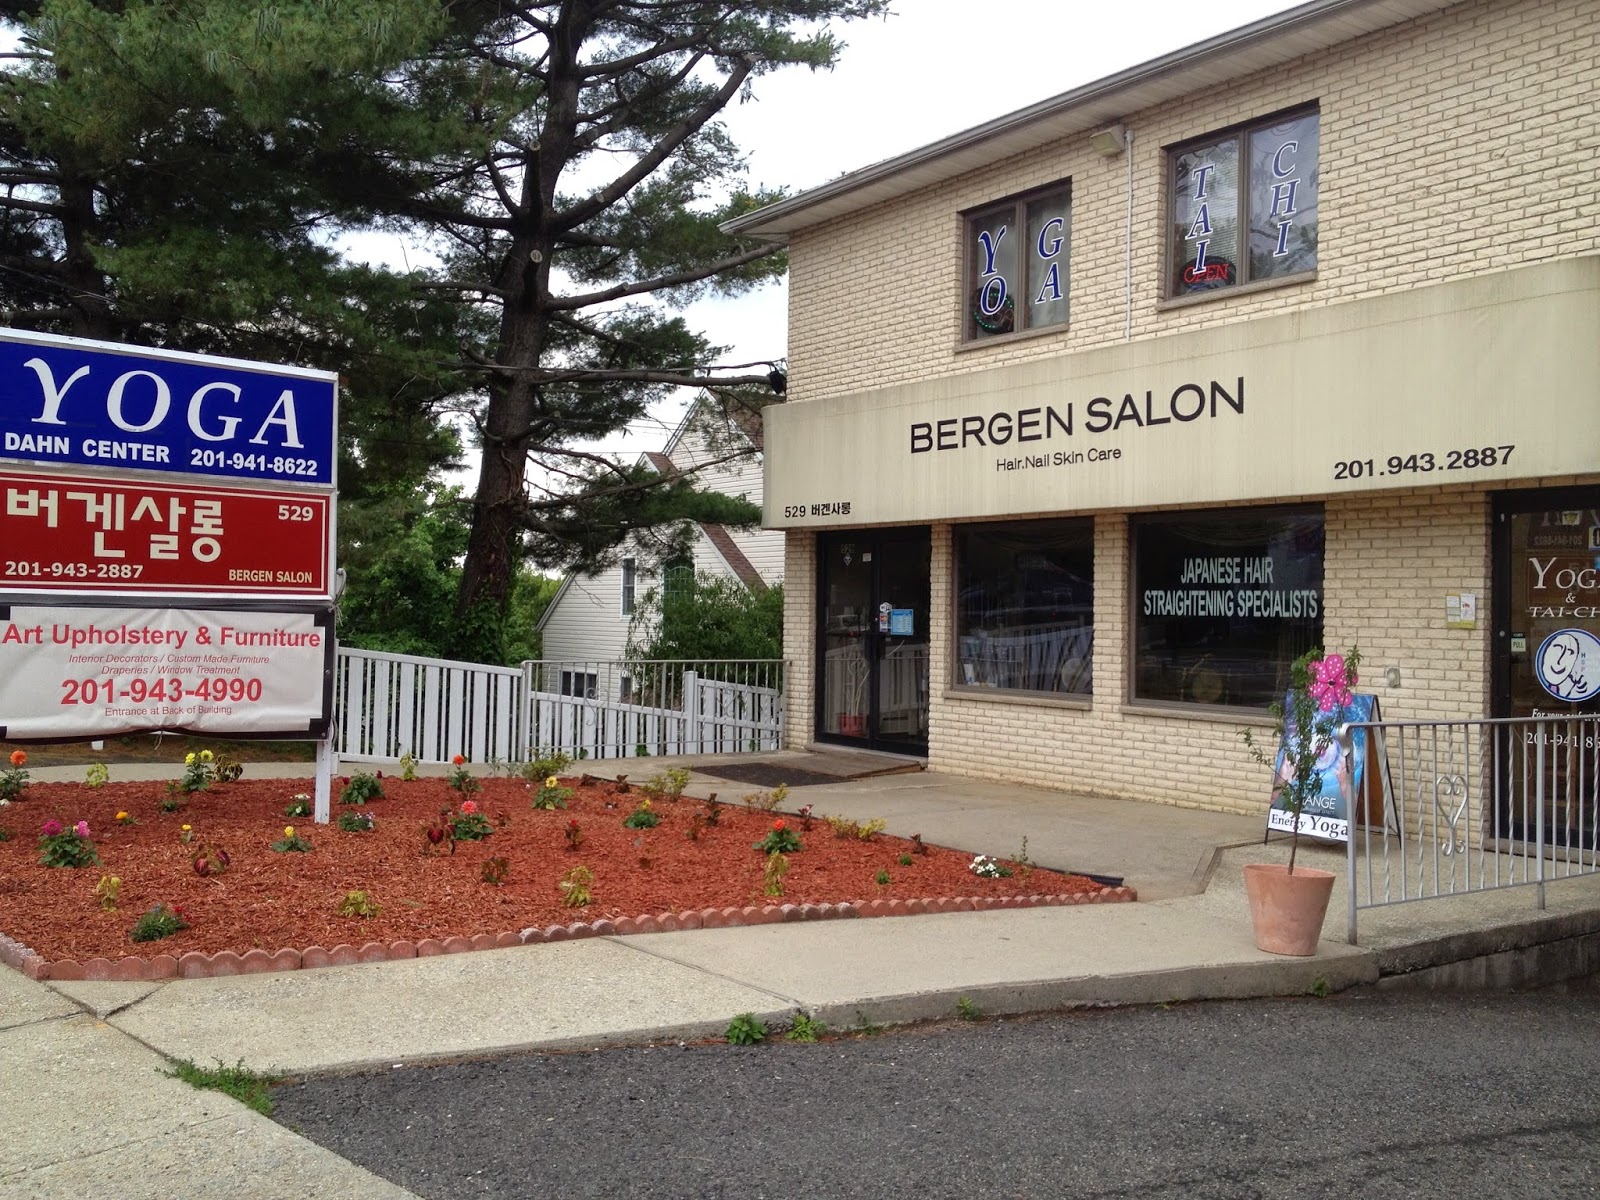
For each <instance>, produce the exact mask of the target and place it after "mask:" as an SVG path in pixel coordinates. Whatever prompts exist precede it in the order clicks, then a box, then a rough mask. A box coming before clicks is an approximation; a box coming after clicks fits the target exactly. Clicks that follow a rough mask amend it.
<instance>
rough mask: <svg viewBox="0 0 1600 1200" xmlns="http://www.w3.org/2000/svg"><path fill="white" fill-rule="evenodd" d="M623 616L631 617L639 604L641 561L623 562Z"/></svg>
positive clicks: (628, 560) (624, 560)
mask: <svg viewBox="0 0 1600 1200" xmlns="http://www.w3.org/2000/svg"><path fill="white" fill-rule="evenodd" d="M620 590H621V597H620V600H621V609H622V615H623V616H625V617H631V616H632V615H633V610H634V609H635V608H636V607H638V604H639V560H638V559H637V558H625V559H623V560H622V585H621V589H620Z"/></svg>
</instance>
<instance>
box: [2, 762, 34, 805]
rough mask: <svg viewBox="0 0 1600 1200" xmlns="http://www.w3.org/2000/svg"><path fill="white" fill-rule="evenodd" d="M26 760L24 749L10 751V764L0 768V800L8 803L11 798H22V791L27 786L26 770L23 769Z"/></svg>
mask: <svg viewBox="0 0 1600 1200" xmlns="http://www.w3.org/2000/svg"><path fill="white" fill-rule="evenodd" d="M27 762H28V752H27V751H26V750H13V751H12V752H11V765H10V766H8V767H6V768H5V769H4V770H0V800H3V801H5V802H6V803H7V804H10V803H11V802H12V801H13V800H20V799H22V793H23V792H25V791H26V790H27V788H28V772H27V771H26V770H24V767H26V766H27Z"/></svg>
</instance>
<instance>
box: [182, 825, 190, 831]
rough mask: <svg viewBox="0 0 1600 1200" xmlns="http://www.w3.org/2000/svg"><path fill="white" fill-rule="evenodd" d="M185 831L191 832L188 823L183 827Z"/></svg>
mask: <svg viewBox="0 0 1600 1200" xmlns="http://www.w3.org/2000/svg"><path fill="white" fill-rule="evenodd" d="M183 831H184V832H185V833H188V832H189V826H187V825H185V826H184V827H183Z"/></svg>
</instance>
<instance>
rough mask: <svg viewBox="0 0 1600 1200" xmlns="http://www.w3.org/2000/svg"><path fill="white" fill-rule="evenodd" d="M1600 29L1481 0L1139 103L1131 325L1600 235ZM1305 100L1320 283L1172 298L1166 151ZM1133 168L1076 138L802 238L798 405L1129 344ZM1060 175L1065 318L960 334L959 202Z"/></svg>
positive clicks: (1511, 257) (1252, 310) (1362, 286)
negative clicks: (1057, 325)
mask: <svg viewBox="0 0 1600 1200" xmlns="http://www.w3.org/2000/svg"><path fill="white" fill-rule="evenodd" d="M1597 31H1600V0H1521V2H1507V0H1469V2H1468V3H1464V4H1460V5H1457V6H1455V7H1453V8H1450V9H1447V10H1445V11H1443V12H1441V13H1438V14H1435V15H1434V16H1431V17H1428V18H1424V19H1420V20H1416V21H1410V22H1407V23H1405V24H1402V25H1399V26H1396V27H1394V28H1393V29H1389V30H1384V31H1381V32H1379V33H1376V34H1372V35H1369V36H1367V37H1363V38H1360V39H1357V40H1355V41H1351V42H1348V43H1345V44H1344V45H1343V46H1341V47H1338V48H1336V49H1334V50H1332V51H1329V52H1325V53H1321V54H1317V55H1314V56H1311V57H1308V58H1304V59H1301V60H1298V61H1295V62H1291V63H1288V64H1286V65H1284V66H1282V67H1278V68H1275V69H1273V70H1270V71H1266V72H1262V73H1260V74H1258V75H1255V76H1251V77H1248V78H1245V79H1242V80H1238V81H1235V82H1232V83H1228V84H1225V85H1222V86H1219V87H1217V88H1216V89H1214V91H1212V92H1207V93H1205V94H1201V95H1195V96H1191V97H1187V98H1185V99H1183V100H1182V101H1179V102H1175V103H1171V104H1167V105H1163V106H1161V107H1158V108H1153V109H1149V110H1146V111H1142V112H1135V113H1130V114H1127V115H1126V117H1125V120H1126V122H1127V124H1128V126H1129V128H1130V129H1132V131H1133V133H1134V139H1135V141H1134V149H1133V165H1134V188H1133V191H1134V248H1133V282H1134V294H1133V336H1134V337H1136V338H1149V337H1158V336H1161V335H1163V334H1167V333H1172V332H1175V331H1178V330H1185V329H1194V328H1200V327H1205V326H1211V325H1217V324H1223V323H1227V322H1233V321H1239V320H1245V319H1248V318H1250V317H1252V316H1255V315H1258V314H1263V313H1281V312H1283V311H1285V310H1286V309H1292V308H1295V307H1300V306H1314V305H1323V304H1332V303H1337V302H1340V301H1345V300H1352V299H1357V298H1360V297H1364V296H1370V295H1374V294H1377V293H1381V292H1385V291H1394V290H1398V289H1402V288H1409V287H1414V286H1417V285H1419V284H1425V283H1429V282H1437V281H1440V280H1444V279H1452V278H1461V277H1463V276H1468V275H1476V274H1484V273H1488V272H1495V271H1503V270H1506V269H1508V268H1511V267H1514V266H1517V265H1520V264H1525V263H1531V262H1535V261H1539V260H1543V259H1549V258H1555V257H1566V256H1575V255H1580V254H1591V253H1594V252H1596V250H1600V188H1597V187H1596V186H1595V181H1596V174H1597V171H1596V160H1597V157H1600V114H1597V110H1596V100H1595V96H1596V94H1597V93H1600V44H1597ZM1310 101H1317V102H1318V103H1319V104H1320V107H1321V114H1322V116H1321V155H1320V166H1321V197H1320V231H1319V239H1320V244H1319V252H1318V253H1319V262H1320V269H1319V273H1318V276H1317V278H1316V279H1315V280H1314V281H1313V282H1310V283H1302V284H1294V285H1289V286H1286V287H1283V288H1271V289H1268V290H1266V291H1264V292H1255V293H1253V294H1250V295H1240V296H1233V297H1225V298H1217V299H1210V300H1208V301H1207V302H1205V303H1200V304H1191V305H1187V306H1179V307H1173V308H1167V309H1165V310H1163V309H1162V308H1161V307H1160V300H1161V297H1162V287H1163V278H1164V277H1163V243H1162V239H1163V235H1164V231H1165V227H1166V224H1165V215H1164V214H1165V209H1164V198H1165V190H1164V183H1163V181H1164V176H1165V158H1164V154H1163V151H1162V147H1163V146H1166V145H1170V144H1173V143H1175V142H1181V141H1186V140H1188V139H1190V138H1194V137H1197V136H1202V135H1205V134H1207V133H1209V132H1211V131H1213V130H1216V129H1220V128H1223V127H1226V126H1228V125H1231V124H1234V123H1236V122H1240V121H1247V120H1251V119H1254V118H1257V117H1261V116H1264V115H1267V114H1269V113H1272V112H1274V111H1277V110H1280V109H1283V108H1287V107H1290V106H1293V105H1298V104H1303V103H1307V102H1310ZM952 132H954V131H953V130H952ZM1126 171H1127V160H1126V159H1124V158H1120V157H1119V158H1115V159H1106V158H1101V157H1099V156H1098V155H1096V154H1094V153H1093V152H1092V151H1090V150H1089V148H1088V144H1087V139H1086V138H1084V137H1077V138H1073V139H1069V140H1065V141H1061V142H1058V143H1055V144H1053V145H1050V146H1047V147H1045V148H1043V149H1041V150H1039V151H1037V152H1033V153H1029V154H1027V155H1024V156H1019V157H1017V158H1013V159H1011V160H1008V161H1006V162H1003V163H1000V164H997V165H995V166H994V167H992V168H989V169H986V170H983V171H981V172H973V173H971V174H967V175H963V176H960V177H958V178H955V179H952V180H950V181H948V182H946V183H943V184H940V185H938V186H936V187H931V188H928V189H925V190H923V191H921V192H918V193H915V194H913V195H911V196H909V197H906V198H905V199H903V200H902V201H899V202H897V203H896V204H894V205H893V206H891V207H882V208H877V209H874V210H871V211H868V212H865V213H862V214H858V215H856V216H853V217H850V218H847V219H844V220H839V221H834V222H829V223H827V224H826V225H823V226H820V227H818V228H816V229H814V230H809V231H803V232H801V233H799V234H796V235H795V236H794V238H793V239H792V243H791V250H790V252H791V269H790V291H789V297H790V300H789V304H790V309H789V313H790V318H789V319H790V326H789V363H790V368H791V374H790V393H789V395H790V399H791V401H794V402H801V403H803V402H804V401H806V400H811V399H816V398H819V397H823V396H831V395H837V394H841V393H849V392H857V391H863V390H870V389H873V388H878V387H884V386H887V385H890V384H896V383H903V382H907V381H910V380H917V379H927V378H930V377H936V376H939V375H947V374H953V373H958V372H966V371H975V370H982V369H984V368H988V367H992V366H996V365H1000V364H1003V363H1011V362H1017V361H1023V360H1027V359H1033V358H1038V357H1041V356H1052V355H1059V354H1062V353H1064V352H1070V351H1074V350H1080V349H1086V348H1089V347H1094V346H1103V345H1106V344H1107V343H1110V342H1114V341H1117V340H1120V339H1121V338H1122V336H1123V328H1124V311H1125V290H1124V253H1125V242H1124V236H1125V229H1126V222H1127V208H1126V205H1127V188H1126ZM1064 178H1070V179H1071V180H1072V186H1073V230H1072V262H1071V280H1070V286H1071V304H1072V321H1071V323H1070V326H1069V327H1068V328H1067V329H1065V330H1064V331H1060V332H1051V333H1047V334H1044V335H1041V336H1037V337H1031V338H1025V339H1020V340H1013V341H1011V342H1009V343H1005V344H1001V345H990V346H982V347H979V348H974V349H969V350H965V351H963V350H959V349H958V341H959V334H960V328H961V295H960V291H961V270H962V245H961V241H962V229H961V220H960V216H959V214H960V213H961V212H962V211H963V210H966V209H970V208H972V207H975V206H977V205H981V204H985V203H988V202H990V201H993V200H996V199H999V198H1001V197H1004V196H1007V195H1010V194H1013V193H1016V192H1019V191H1024V190H1026V189H1029V188H1032V187H1035V186H1038V185H1042V184H1046V183H1050V182H1052V181H1055V180H1060V179H1064Z"/></svg>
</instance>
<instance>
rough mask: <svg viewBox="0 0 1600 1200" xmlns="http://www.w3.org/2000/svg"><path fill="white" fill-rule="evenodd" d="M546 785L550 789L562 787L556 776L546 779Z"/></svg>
mask: <svg viewBox="0 0 1600 1200" xmlns="http://www.w3.org/2000/svg"><path fill="white" fill-rule="evenodd" d="M544 785H545V787H549V788H553V787H560V786H561V781H560V780H559V779H557V778H556V777H555V776H554V775H552V776H550V778H549V779H546V780H545V781H544Z"/></svg>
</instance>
